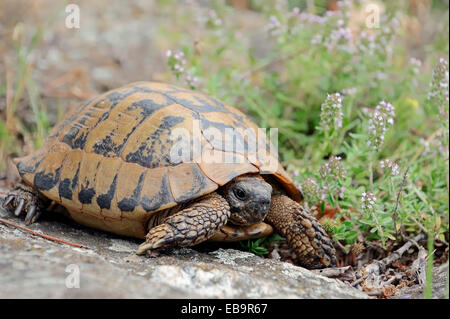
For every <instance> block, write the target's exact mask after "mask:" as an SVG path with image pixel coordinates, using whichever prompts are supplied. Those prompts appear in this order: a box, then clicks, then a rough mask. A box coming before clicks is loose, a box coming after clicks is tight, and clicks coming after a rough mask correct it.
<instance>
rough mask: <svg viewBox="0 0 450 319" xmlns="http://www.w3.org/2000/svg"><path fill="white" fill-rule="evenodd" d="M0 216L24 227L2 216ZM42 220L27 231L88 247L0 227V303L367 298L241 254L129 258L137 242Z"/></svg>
mask: <svg viewBox="0 0 450 319" xmlns="http://www.w3.org/2000/svg"><path fill="white" fill-rule="evenodd" d="M0 217H1V218H4V219H8V220H9V221H13V222H15V223H17V224H20V225H24V224H23V221H22V219H19V218H15V217H13V216H12V215H11V214H10V213H6V212H5V211H3V210H0ZM49 218H50V217H48V216H45V215H44V216H43V218H42V220H41V221H40V222H38V223H36V224H33V225H31V226H29V228H31V229H33V230H35V231H38V232H42V233H45V234H47V235H50V236H55V237H58V238H61V239H64V240H67V241H71V242H75V243H79V244H83V245H86V246H87V247H88V248H76V247H73V246H69V245H65V244H61V243H57V242H52V241H49V240H46V239H43V238H40V237H38V236H35V235H32V234H30V233H27V232H24V231H22V230H19V229H17V228H15V227H12V226H6V225H4V224H2V223H0V287H1V288H0V298H367V296H366V295H365V294H363V293H362V292H360V291H358V290H356V289H354V288H350V287H348V286H346V285H345V284H344V283H342V282H340V281H338V280H335V279H329V278H326V277H322V276H319V275H316V274H313V273H312V272H310V271H308V270H306V269H304V268H301V267H296V266H293V265H291V264H289V263H284V262H279V261H274V260H271V259H265V258H261V257H258V256H256V255H254V254H251V253H248V252H244V251H239V250H235V249H223V248H218V249H215V250H212V251H206V252H200V251H198V250H197V249H177V250H173V251H171V252H168V253H165V254H160V255H159V256H158V257H154V258H148V257H143V256H137V255H136V254H135V253H134V251H135V249H136V248H137V247H138V244H139V241H136V240H134V239H128V238H121V237H118V236H114V235H110V234H107V233H104V232H99V231H96V230H93V229H88V228H85V227H83V226H80V225H77V224H74V223H71V222H70V221H65V220H59V219H56V220H55V219H54V218H53V217H51V219H49ZM78 274H79V276H77V275H78ZM77 278H79V280H78V279H77ZM78 283H79V288H75V287H76V286H78ZM70 287H72V288H70Z"/></svg>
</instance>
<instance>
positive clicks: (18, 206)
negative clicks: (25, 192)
mask: <svg viewBox="0 0 450 319" xmlns="http://www.w3.org/2000/svg"><path fill="white" fill-rule="evenodd" d="M23 205H25V199H23V198H21V199H20V200H19V204H18V205H17V207H16V210H15V211H14V215H16V216H19V215H20V213H22V211H23Z"/></svg>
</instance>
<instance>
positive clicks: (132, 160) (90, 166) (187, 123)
mask: <svg viewBox="0 0 450 319" xmlns="http://www.w3.org/2000/svg"><path fill="white" fill-rule="evenodd" d="M195 120H198V121H195ZM195 123H199V124H198V126H200V127H199V129H200V131H201V132H204V131H205V130H207V129H211V128H214V129H217V130H218V131H219V132H224V130H226V128H233V129H241V130H242V129H246V128H251V129H253V130H257V129H258V127H257V126H256V125H255V124H254V123H252V122H251V121H249V120H248V119H247V118H246V116H245V115H244V114H243V113H242V112H240V111H238V110H237V109H236V108H234V107H231V106H228V105H225V104H224V103H222V102H220V101H218V100H216V99H214V98H212V97H208V96H206V95H203V94H200V93H198V92H194V91H190V90H186V89H183V88H179V87H176V86H173V85H167V84H161V83H153V82H136V83H132V84H129V85H126V86H124V87H121V88H118V89H115V90H112V91H109V92H106V93H104V94H102V95H100V96H98V97H96V98H93V99H91V100H90V101H88V102H87V103H86V104H84V105H82V106H81V107H80V108H78V109H76V110H75V112H73V113H72V114H69V115H68V116H67V117H66V118H65V120H63V121H61V122H60V123H59V124H58V125H57V126H56V127H55V128H54V129H53V130H52V132H51V133H50V135H49V137H48V138H47V140H46V141H45V143H44V145H43V146H42V147H41V148H40V149H38V150H37V151H36V152H34V153H32V154H30V155H28V156H26V157H23V158H19V159H18V160H16V163H17V168H18V170H19V173H20V175H21V177H22V179H23V180H24V181H25V182H26V183H27V184H28V185H30V186H32V187H33V188H35V189H36V190H37V191H39V192H40V193H41V194H42V195H43V196H44V197H47V198H49V199H51V200H53V201H55V202H57V203H59V204H61V205H62V206H64V207H65V208H66V209H67V211H68V213H69V214H70V217H71V218H72V219H74V220H75V221H77V222H78V223H80V224H84V225H87V226H90V227H94V228H99V229H102V230H106V231H110V232H113V233H117V234H120V235H126V236H132V237H138V238H144V237H145V235H146V233H147V229H146V225H147V220H148V219H149V217H150V215H151V214H153V213H155V212H158V211H161V210H164V209H167V208H170V207H174V206H176V205H178V204H181V203H185V202H187V201H190V200H193V199H195V198H198V197H200V196H203V195H205V194H208V193H211V192H213V191H215V190H216V189H217V188H219V187H220V186H222V185H224V184H226V183H227V182H229V181H230V180H232V179H233V178H235V177H236V176H239V175H242V174H246V173H258V172H262V170H263V168H264V170H265V172H264V173H269V174H270V175H271V176H274V178H275V179H276V180H277V181H278V182H279V184H280V185H281V186H282V187H283V188H284V189H285V190H286V192H287V193H288V194H289V195H290V196H291V198H293V199H294V200H297V201H299V200H300V199H301V194H300V191H299V190H298V188H297V187H296V186H295V185H294V184H293V182H292V180H291V179H290V178H289V176H288V175H287V174H286V172H285V171H284V170H283V168H282V166H281V164H280V163H279V162H278V160H276V163H277V165H275V167H272V168H269V169H268V170H267V169H266V168H265V167H263V166H262V165H261V161H260V160H258V159H257V158H256V157H255V156H248V155H244V154H245V153H240V152H239V149H237V150H234V151H233V152H232V154H228V155H233V156H235V157H241V158H240V160H241V161H240V162H238V163H204V161H202V160H201V158H199V157H198V156H197V157H193V158H182V159H181V161H178V162H176V161H175V162H174V161H173V160H172V157H171V153H170V152H171V150H173V147H174V145H175V143H176V142H177V141H176V140H174V139H173V138H172V137H171V133H172V132H174V130H176V129H177V128H183V129H185V130H187V132H193V130H195V129H196V128H195V125H196V124H195ZM197 129H198V128H197ZM236 131H238V130H236ZM238 135H239V134H238ZM194 138H195V137H194ZM198 139H199V140H197V142H198V143H200V145H201V146H202V148H201V152H200V154H202V155H205V152H208V151H211V150H212V149H213V150H214V151H216V152H224V153H227V152H229V151H228V150H229V148H226V147H225V146H224V145H222V144H224V143H222V144H220V143H215V141H214V140H213V139H211V137H210V136H206V135H205V134H200V137H199V138H198ZM238 139H241V141H243V144H245V143H246V141H248V136H242V135H239V136H238ZM194 144H195V143H191V144H190V145H188V149H189V150H190V151H193V147H194V146H193V145H194ZM258 145H260V144H258ZM266 145H267V142H266ZM258 147H259V146H258ZM192 153H194V152H192ZM192 153H191V154H192ZM263 153H264V152H263ZM264 154H267V153H264ZM267 156H270V155H267ZM259 159H260V158H259Z"/></svg>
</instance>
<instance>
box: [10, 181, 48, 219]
mask: <svg viewBox="0 0 450 319" xmlns="http://www.w3.org/2000/svg"><path fill="white" fill-rule="evenodd" d="M2 206H3V208H5V209H11V210H12V211H14V215H16V216H20V215H22V214H24V213H26V214H25V224H27V225H29V224H31V223H34V222H36V221H37V220H38V219H39V216H41V212H42V208H43V207H44V203H43V199H42V198H41V197H40V196H39V194H38V193H37V192H36V191H35V190H34V189H33V188H32V187H30V186H28V185H25V184H24V183H19V184H18V185H17V186H16V187H15V188H14V189H13V190H11V191H10V192H9V193H8V196H7V197H6V199H5V201H4V202H3V205H2Z"/></svg>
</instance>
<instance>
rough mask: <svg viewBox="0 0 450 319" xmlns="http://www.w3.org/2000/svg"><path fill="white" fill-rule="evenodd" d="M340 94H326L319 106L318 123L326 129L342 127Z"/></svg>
mask: <svg viewBox="0 0 450 319" xmlns="http://www.w3.org/2000/svg"><path fill="white" fill-rule="evenodd" d="M342 118H343V114H342V96H341V95H340V94H339V93H334V94H328V95H327V98H326V99H325V102H323V104H322V106H321V112H320V125H321V126H322V128H323V129H324V130H326V131H328V130H330V129H331V128H334V129H338V128H341V127H342Z"/></svg>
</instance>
